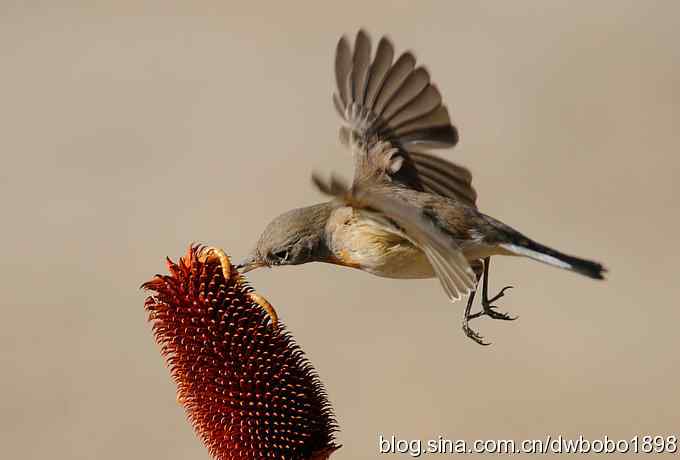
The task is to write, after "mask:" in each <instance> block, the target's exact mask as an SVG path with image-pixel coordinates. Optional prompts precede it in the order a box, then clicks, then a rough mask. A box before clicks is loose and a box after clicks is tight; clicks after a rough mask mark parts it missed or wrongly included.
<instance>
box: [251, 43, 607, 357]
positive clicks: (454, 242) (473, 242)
mask: <svg viewBox="0 0 680 460" xmlns="http://www.w3.org/2000/svg"><path fill="white" fill-rule="evenodd" d="M371 56H372V53H371V40H370V38H369V37H368V35H367V34H366V32H364V31H363V30H360V31H359V32H358V33H357V36H356V40H355V43H354V49H353V50H352V48H351V47H350V45H349V41H348V40H347V38H346V37H342V38H341V39H340V41H339V42H338V45H337V49H336V55H335V77H336V83H337V89H336V91H335V93H334V94H333V103H334V105H335V108H336V110H337V111H338V113H339V114H340V116H341V117H342V119H343V125H342V126H341V128H340V141H341V142H342V144H343V145H345V146H346V147H348V149H349V150H350V151H351V153H352V157H353V160H354V179H353V183H352V185H351V186H347V185H346V184H344V183H343V182H342V181H341V180H340V179H337V178H333V179H331V181H330V182H328V183H326V182H325V181H323V180H322V179H320V178H319V177H318V176H316V175H313V177H312V178H313V181H314V184H315V185H316V186H317V187H318V188H319V189H320V190H321V191H322V192H323V193H325V194H327V195H329V196H331V197H332V200H331V201H328V202H324V203H319V204H316V205H313V206H308V207H304V208H299V209H293V210H291V211H288V212H286V213H284V214H282V215H280V216H278V217H277V218H275V219H274V220H273V221H272V222H271V223H270V224H269V225H267V227H266V228H265V230H264V232H263V233H262V235H261V237H260V239H259V240H258V242H257V244H256V246H255V248H254V250H253V251H252V253H251V254H250V255H249V256H248V257H246V259H245V260H244V261H243V262H242V263H241V264H240V265H239V266H238V267H239V268H240V269H241V270H242V272H244V273H245V272H247V271H250V270H253V269H255V268H259V267H273V266H282V265H299V264H304V263H308V262H327V263H332V264H336V265H342V266H345V267H352V268H357V269H360V270H363V271H366V272H369V273H372V274H374V275H378V276H383V277H388V278H402V279H406V278H432V277H437V278H438V279H439V281H440V283H441V285H442V287H443V289H444V291H445V293H446V295H447V296H448V298H449V299H450V300H451V301H457V300H459V299H460V298H461V297H462V296H466V295H467V296H469V297H468V302H467V306H466V308H465V314H464V318H463V330H464V331H465V334H466V335H467V336H468V337H470V338H471V339H473V340H474V341H476V342H477V343H480V344H483V345H487V344H488V343H487V342H484V340H483V337H482V336H480V335H479V334H478V333H477V332H476V331H474V330H473V329H472V328H471V327H470V326H469V324H468V323H469V321H470V320H471V319H474V318H478V317H480V316H483V315H486V316H489V317H491V318H493V319H500V320H512V319H515V318H514V317H512V316H510V315H508V314H506V313H501V312H498V311H497V310H496V308H497V307H496V306H495V305H493V302H495V301H496V300H498V299H499V298H501V297H502V296H503V295H504V294H505V291H506V290H507V289H508V288H510V287H511V286H506V287H505V288H503V289H502V290H501V291H500V292H499V293H498V294H497V295H495V296H493V297H492V298H489V296H488V278H489V266H490V257H491V256H495V255H512V256H523V257H528V258H530V259H533V260H537V261H539V262H543V263H546V264H548V265H553V266H555V267H559V268H564V269H567V270H571V271H574V272H576V273H580V274H582V275H585V276H588V277H590V278H595V279H603V273H604V272H605V271H606V270H605V268H604V267H603V266H602V265H601V264H599V263H597V262H592V261H589V260H585V259H580V258H577V257H573V256H569V255H566V254H563V253H561V252H558V251H556V250H554V249H551V248H549V247H547V246H544V245H542V244H539V243H537V242H535V241H533V240H531V239H529V238H527V237H526V236H524V235H523V234H521V233H520V232H518V231H516V230H514V229H513V228H511V227H509V226H508V225H506V224H504V223H502V222H500V221H498V220H496V219H494V218H492V217H490V216H487V215H485V214H483V213H481V212H480V211H479V210H478V209H477V206H476V200H477V193H476V191H475V189H474V188H473V187H472V176H471V174H470V172H469V171H468V170H467V169H466V168H464V167H462V166H459V165H456V164H454V163H451V162H449V161H446V160H444V159H442V158H440V157H437V156H435V155H433V154H431V153H427V152H425V151H423V149H425V150H427V149H435V148H449V147H453V146H455V145H456V144H457V142H458V132H457V130H456V128H455V127H454V126H453V125H452V123H451V120H450V118H449V114H448V111H447V109H446V106H445V105H443V104H442V98H441V95H440V93H439V91H438V89H437V88H436V86H435V85H434V84H433V83H432V82H431V81H430V76H429V74H428V72H427V70H425V68H424V67H421V66H416V59H415V57H414V56H413V54H412V53H410V52H405V53H403V54H401V55H400V56H398V57H397V58H396V60H395V53H394V47H393V45H392V43H391V42H390V41H389V40H388V39H387V38H385V37H383V38H382V39H381V40H380V41H379V43H378V46H377V49H376V51H375V55H374V56H373V59H371ZM480 283H481V284H482V301H481V304H482V309H481V310H480V311H479V312H477V313H472V311H471V310H472V304H473V301H474V295H475V292H476V290H477V289H478V287H479V284H480Z"/></svg>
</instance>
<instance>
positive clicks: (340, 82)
mask: <svg viewBox="0 0 680 460" xmlns="http://www.w3.org/2000/svg"><path fill="white" fill-rule="evenodd" d="M371 48H372V46H371V40H370V38H369V37H368V35H367V34H366V32H364V31H363V30H360V31H359V32H358V33H357V36H356V40H355V43H354V48H353V49H352V48H351V47H350V44H349V40H348V39H347V38H346V37H342V38H341V39H340V41H339V42H338V46H337V50H336V55H335V78H336V83H337V89H336V92H335V93H334V94H333V103H334V105H335V108H336V109H337V111H338V113H339V114H340V116H341V117H342V119H343V121H344V124H343V126H342V127H341V128H340V140H341V142H342V143H343V144H345V145H347V146H348V147H350V148H351V149H352V152H353V153H354V158H355V182H357V181H361V180H364V179H367V178H373V179H375V178H385V179H387V180H391V181H396V182H399V183H402V184H404V185H406V186H409V187H412V188H414V189H416V190H421V191H428V192H431V193H437V194H440V195H443V196H446V197H449V198H453V199H456V200H459V201H462V202H464V203H466V204H468V205H471V206H475V199H476V192H475V190H474V188H473V187H472V184H471V176H470V173H469V171H468V170H467V169H465V168H463V167H461V166H458V165H455V164H453V163H451V162H448V161H446V160H443V159H441V158H438V157H436V156H434V155H431V154H427V153H419V152H415V151H414V150H413V149H414V148H447V147H453V146H454V145H456V143H457V142H458V131H457V130H456V128H455V127H454V126H453V125H452V124H451V119H450V118H449V113H448V110H447V109H446V106H444V105H443V104H442V98H441V94H440V93H439V90H438V89H437V88H436V86H435V85H434V84H432V83H431V82H430V75H429V73H428V72H427V70H426V69H425V68H424V67H420V66H416V59H415V57H414V56H413V54H412V53H410V52H405V53H403V54H401V55H400V56H398V57H396V59H395V53H394V46H393V45H392V43H391V42H390V40H389V39H387V38H386V37H383V38H381V39H380V41H379V42H378V47H377V49H376V51H375V55H374V56H372V49H371Z"/></svg>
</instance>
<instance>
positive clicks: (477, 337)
mask: <svg viewBox="0 0 680 460" xmlns="http://www.w3.org/2000/svg"><path fill="white" fill-rule="evenodd" d="M477 268H479V267H477V266H474V267H473V269H475V273H476V274H477V285H478V286H479V279H480V278H481V276H482V272H481V270H478V269H477ZM476 292H477V291H476V290H474V291H472V292H471V293H470V296H469V297H468V301H467V305H466V306H465V315H464V316H463V332H465V335H466V336H468V337H469V338H471V339H472V340H474V341H475V342H477V343H478V344H480V345H490V343H489V342H485V341H484V337H482V336H481V335H479V332H477V331H475V330H473V329H472V328H471V327H470V325H469V322H470V320H471V319H474V318H477V317H478V316H480V315H482V314H483V312H479V313H475V314H470V310H472V304H473V303H474V301H475V293H476Z"/></svg>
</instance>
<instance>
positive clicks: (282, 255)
mask: <svg viewBox="0 0 680 460" xmlns="http://www.w3.org/2000/svg"><path fill="white" fill-rule="evenodd" d="M273 255H274V257H276V259H277V260H278V261H279V262H285V261H287V260H288V251H287V250H285V249H282V250H280V251H276V252H274V253H273Z"/></svg>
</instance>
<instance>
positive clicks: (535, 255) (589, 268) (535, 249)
mask: <svg viewBox="0 0 680 460" xmlns="http://www.w3.org/2000/svg"><path fill="white" fill-rule="evenodd" d="M499 246H500V247H502V248H503V249H505V250H507V251H510V252H511V253H513V254H517V255H520V256H526V257H529V258H531V259H534V260H537V261H539V262H543V263H545V264H548V265H552V266H554V267H559V268H564V269H566V270H571V271H573V272H576V273H580V274H581V275H585V276H587V277H589V278H594V279H598V280H602V279H604V273H606V271H607V269H606V268H605V267H604V266H603V265H602V264H600V263H598V262H594V261H592V260H586V259H580V258H578V257H574V256H569V255H567V254H563V253H561V252H559V251H556V250H554V249H551V248H549V247H547V246H543V245H542V244H539V243H537V242H535V241H532V240H530V239H528V238H521V239H519V241H515V242H513V243H502V244H500V245H499Z"/></svg>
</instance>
